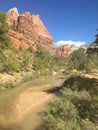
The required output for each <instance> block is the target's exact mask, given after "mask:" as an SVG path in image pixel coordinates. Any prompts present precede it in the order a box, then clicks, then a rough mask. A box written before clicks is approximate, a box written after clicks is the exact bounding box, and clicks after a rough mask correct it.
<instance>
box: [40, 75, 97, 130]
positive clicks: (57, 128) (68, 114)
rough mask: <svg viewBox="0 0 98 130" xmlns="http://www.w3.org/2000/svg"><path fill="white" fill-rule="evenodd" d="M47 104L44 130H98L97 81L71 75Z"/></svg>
mask: <svg viewBox="0 0 98 130" xmlns="http://www.w3.org/2000/svg"><path fill="white" fill-rule="evenodd" d="M62 87H63V88H62V90H60V96H59V97H57V98H55V99H54V100H52V101H51V102H49V104H48V111H47V112H46V113H44V116H43V125H42V128H43V129H44V130H89V129H91V130H98V124H97V123H98V80H96V79H90V78H86V77H84V76H82V75H75V74H74V75H72V76H70V77H69V78H68V79H66V80H65V82H64V83H63V86H62Z"/></svg>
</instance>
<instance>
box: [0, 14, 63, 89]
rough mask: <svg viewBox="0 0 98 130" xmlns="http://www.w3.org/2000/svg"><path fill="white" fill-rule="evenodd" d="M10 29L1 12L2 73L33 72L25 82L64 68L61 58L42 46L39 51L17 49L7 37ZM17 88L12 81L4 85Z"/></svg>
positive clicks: (0, 44) (0, 65) (0, 57)
mask: <svg viewBox="0 0 98 130" xmlns="http://www.w3.org/2000/svg"><path fill="white" fill-rule="evenodd" d="M9 29H10V27H9V26H8V24H7V23H6V15H5V13H3V12H0V73H7V74H12V75H13V74H14V73H21V72H32V74H31V75H26V76H24V77H23V79H22V81H21V82H25V81H28V80H30V79H32V78H36V77H38V76H40V75H51V74H52V72H53V71H57V70H58V69H59V68H60V67H61V66H64V64H65V63H64V61H63V60H61V57H58V56H54V55H51V54H50V53H49V52H48V51H46V50H45V49H44V48H43V47H41V46H38V49H37V51H33V50H32V49H31V48H29V49H25V50H24V49H21V48H19V49H15V48H14V47H13V45H12V43H11V40H10V38H9V37H8V36H7V32H8V30H9ZM1 85H2V84H1ZM15 86H16V85H15V84H14V83H13V82H12V81H8V82H6V83H5V84H4V87H5V88H6V89H8V88H14V87H15Z"/></svg>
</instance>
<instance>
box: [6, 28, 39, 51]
mask: <svg viewBox="0 0 98 130" xmlns="http://www.w3.org/2000/svg"><path fill="white" fill-rule="evenodd" d="M8 35H9V37H10V39H11V40H12V42H13V46H14V47H15V48H18V49H28V48H32V49H33V50H36V49H37V45H36V44H35V43H34V42H33V41H32V39H29V38H27V37H24V35H23V34H22V33H19V32H15V31H13V30H9V32H8Z"/></svg>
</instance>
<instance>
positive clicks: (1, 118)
mask: <svg viewBox="0 0 98 130" xmlns="http://www.w3.org/2000/svg"><path fill="white" fill-rule="evenodd" d="M63 81H64V79H57V78H54V77H52V76H47V77H40V78H38V79H35V80H32V81H29V82H27V83H24V84H22V85H20V86H18V87H16V88H14V89H11V90H8V91H5V92H3V93H2V94H1V95H0V130H36V127H38V126H39V125H40V124H41V113H42V112H43V111H45V110H47V106H46V102H47V101H49V100H50V99H52V98H53V97H55V96H56V94H55V92H54V91H53V90H54V88H58V87H60V86H61V84H62V83H63Z"/></svg>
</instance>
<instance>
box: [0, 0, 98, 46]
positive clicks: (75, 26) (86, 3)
mask: <svg viewBox="0 0 98 130" xmlns="http://www.w3.org/2000/svg"><path fill="white" fill-rule="evenodd" d="M13 7H17V8H18V11H19V13H22V12H25V11H30V13H31V14H39V15H40V17H41V19H42V21H43V23H44V24H45V26H46V27H47V29H48V31H49V32H50V33H51V35H52V36H53V38H54V42H55V44H62V43H69V44H71V43H74V44H84V43H87V44H88V43H90V42H92V41H94V40H95V34H96V33H97V31H96V29H97V28H98V0H0V10H1V11H4V12H7V11H8V10H9V9H10V8H13Z"/></svg>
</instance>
